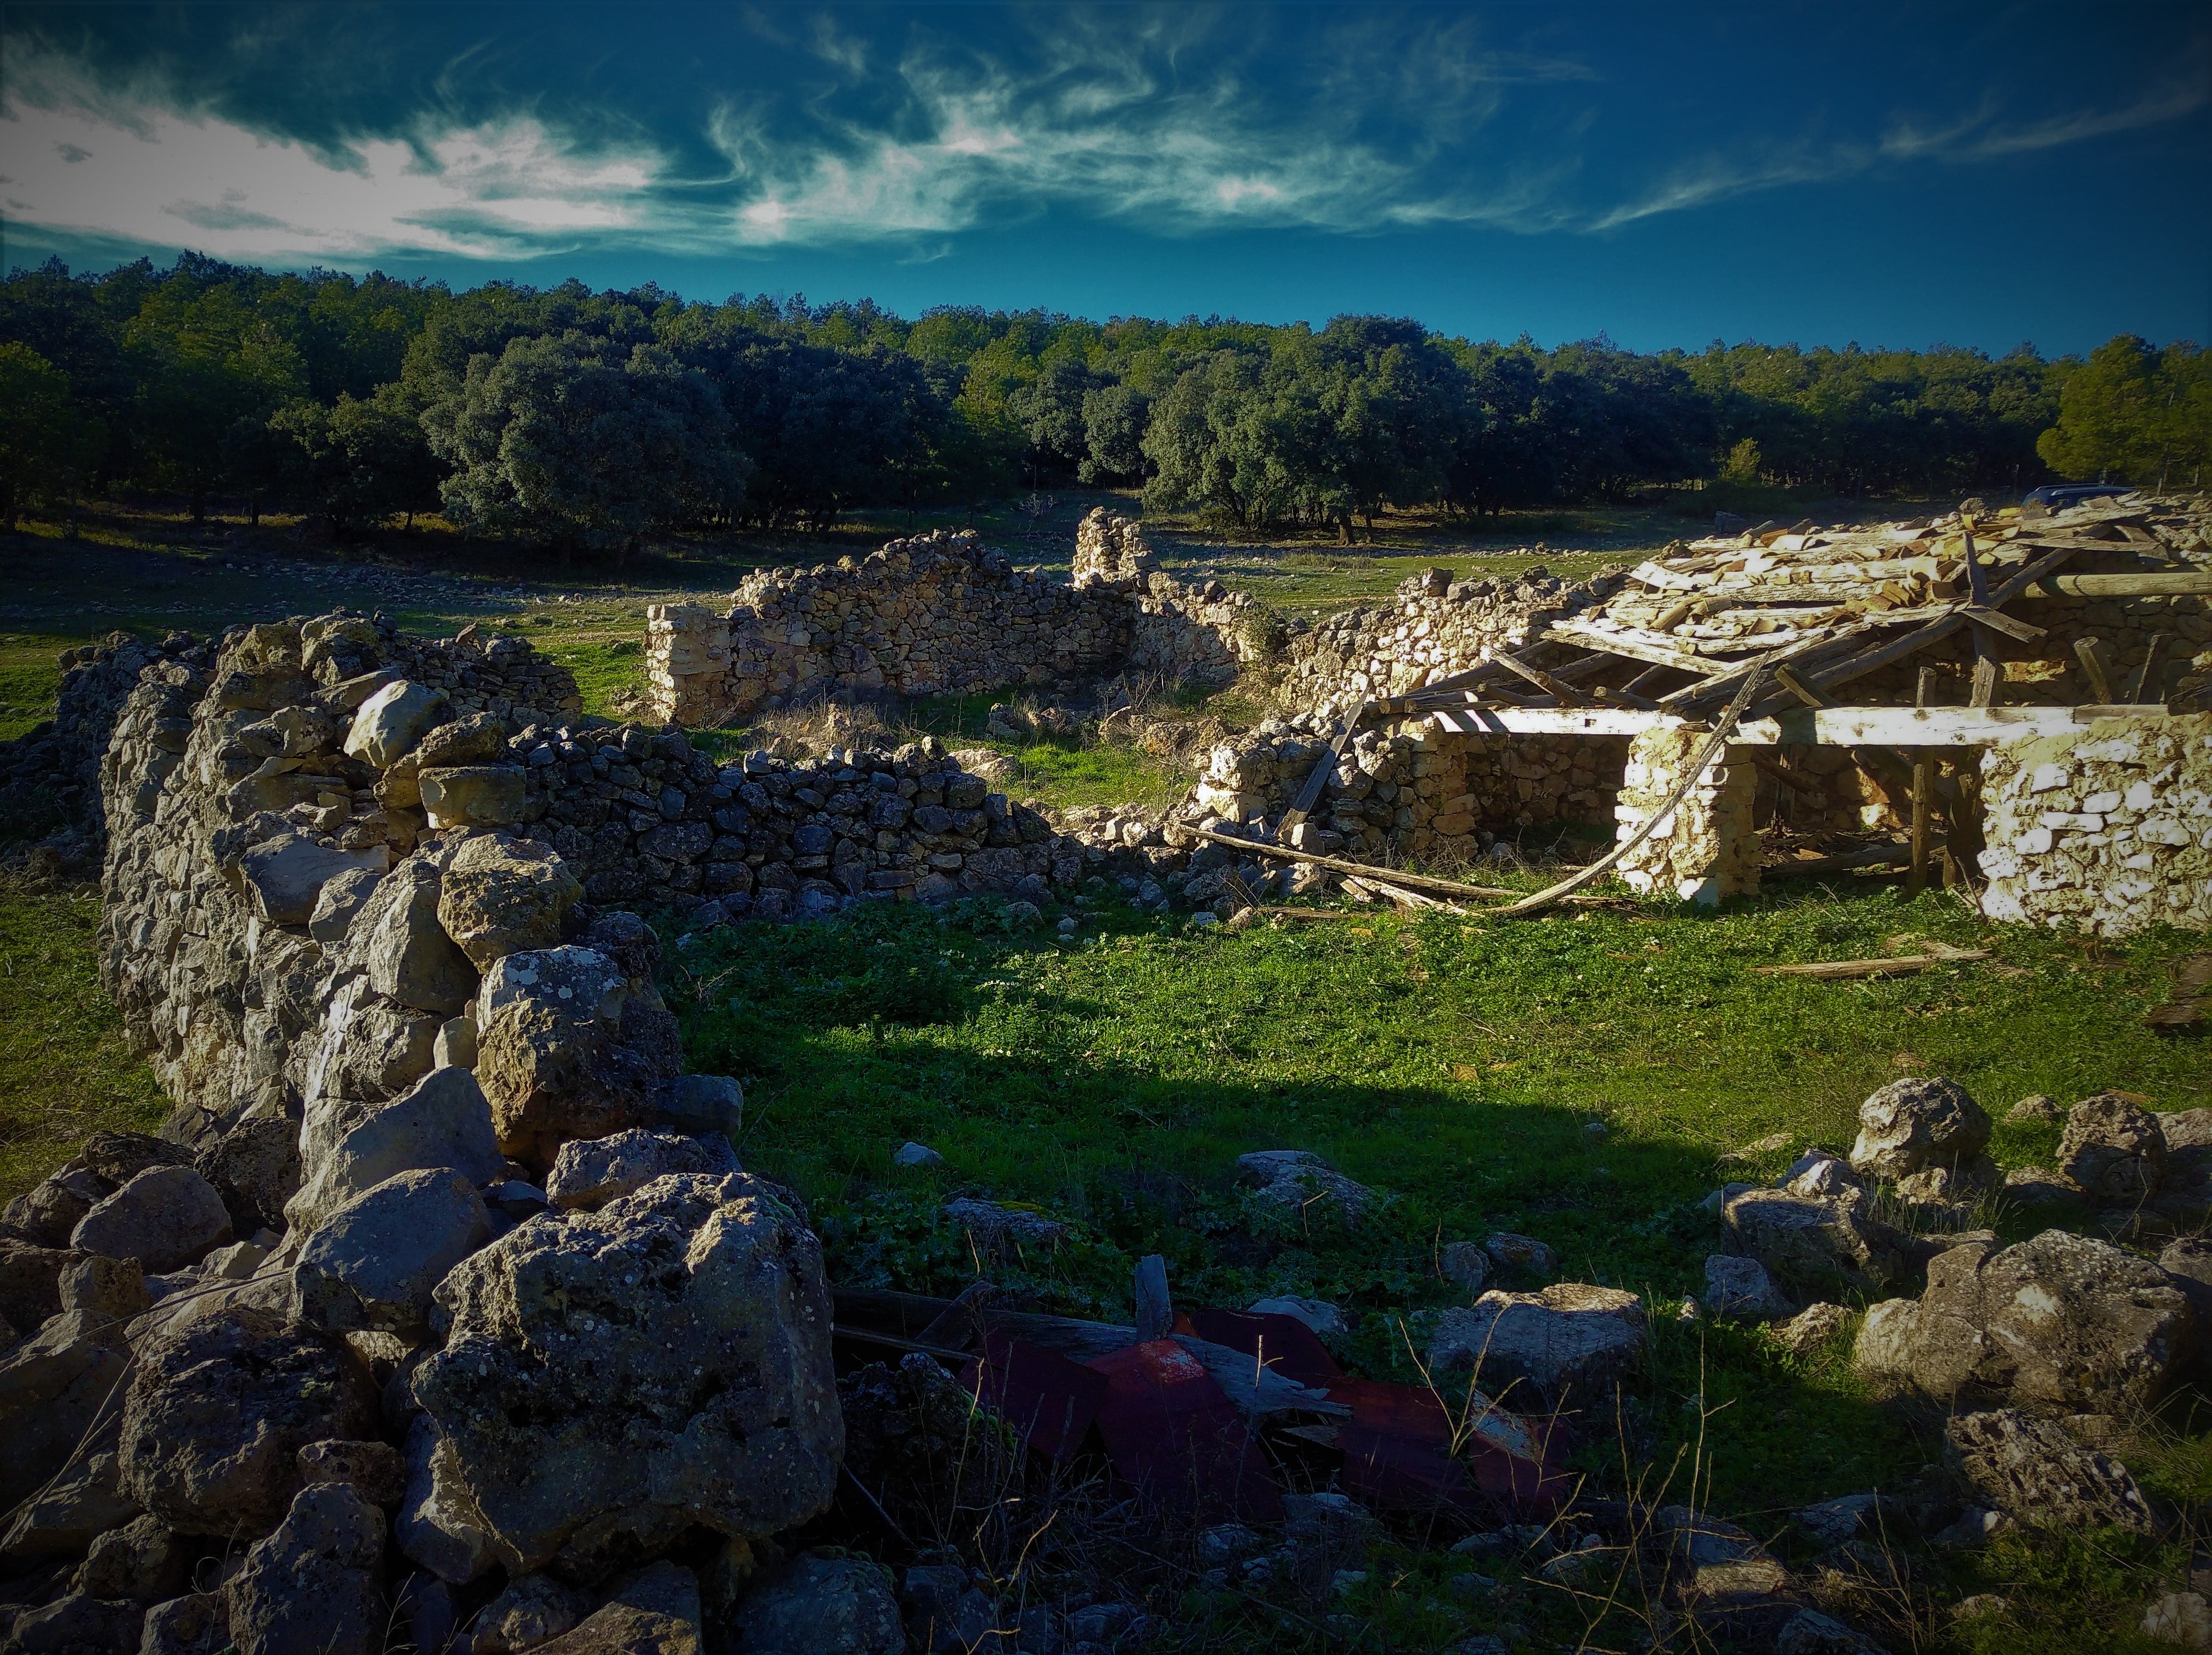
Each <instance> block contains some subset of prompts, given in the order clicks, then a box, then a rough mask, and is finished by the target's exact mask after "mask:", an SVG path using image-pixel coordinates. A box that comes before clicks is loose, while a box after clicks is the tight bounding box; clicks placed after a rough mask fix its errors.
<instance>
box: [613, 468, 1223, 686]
mask: <svg viewBox="0 0 2212 1655" xmlns="http://www.w3.org/2000/svg"><path fill="white" fill-rule="evenodd" d="M1091 518H1092V520H1091V521H1086V523H1085V526H1084V528H1085V532H1086V533H1087V534H1088V535H1089V536H1090V537H1091V554H1090V557H1089V561H1088V563H1086V562H1085V557H1084V556H1083V555H1082V554H1081V553H1079V557H1078V578H1077V579H1076V580H1075V581H1073V583H1070V584H1062V583H1060V582H1058V581H1052V580H1048V579H1047V578H1045V577H1044V576H1042V575H1038V574H1036V573H1034V572H1031V571H1028V570H1024V569H1016V568H1014V567H1013V565H1012V563H1010V562H1009V561H1008V560H1007V559H1006V557H1004V556H1003V555H1001V554H1000V553H997V552H994V551H988V550H987V549H986V548H985V546H984V545H983V542H982V540H981V538H980V537H978V536H977V535H975V534H974V533H972V532H962V533H957V534H948V533H946V532H944V531H942V530H939V531H934V532H931V533H929V534H926V535H918V536H915V537H914V538H911V539H905V540H894V541H891V542H890V544H889V545H885V546H884V547H882V548H881V549H880V550H878V551H872V552H870V553H869V554H868V555H867V556H866V557H863V558H859V559H854V558H851V557H844V558H840V559H839V560H838V561H837V562H836V563H823V564H817V566H816V567H814V568H812V569H770V570H767V571H764V572H763V573H761V574H757V575H752V576H750V578H748V579H747V580H746V581H745V582H744V585H743V586H741V587H738V590H737V592H736V593H734V594H732V603H731V606H730V608H729V609H728V611H726V613H717V612H716V611H714V610H712V609H709V608H708V607H707V606H706V605H698V604H671V605H655V606H654V607H653V608H652V609H650V610H649V611H647V626H646V669H647V697H648V701H649V703H650V704H651V706H652V708H653V712H654V713H655V715H657V716H659V718H661V719H662V720H664V721H666V722H669V723H674V724H681V725H684V726H687V727H692V728H701V727H713V726H715V725H720V724H725V723H727V722H729V721H732V720H733V719H738V718H743V717H744V716H745V715H748V714H750V713H753V712H757V711H758V710H759V709H762V708H764V707H778V706H783V705H787V704H789V703H793V702H794V701H800V700H804V699H805V698H806V697H810V696H814V695H821V694H828V693H839V694H843V693H859V694H866V693H868V692H871V691H884V690H888V691H895V692H896V693H898V694H900V695H908V696H931V695H941V694H945V693H948V692H954V691H981V690H993V689H998V688H1000V687H1001V686H1004V685H1012V684H1044V683H1048V682H1050V681H1052V680H1054V679H1055V678H1070V677H1074V676H1079V675H1081V674H1085V673H1093V672H1107V671H1113V670H1117V669H1120V668H1123V667H1133V668H1135V669H1137V670H1140V671H1144V672H1157V673H1159V674H1161V675H1163V676H1165V677H1168V678H1172V679H1173V680H1175V681H1176V682H1179V683H1180V682H1183V681H1186V680H1188V679H1189V678H1194V677H1202V678H1213V679H1215V680H1217V681H1221V682H1225V681H1227V679H1229V678H1233V677H1235V676H1236V672H1237V662H1238V657H1237V650H1236V646H1235V643H1234V642H1233V641H1234V638H1235V636H1236V631H1237V616H1238V613H1239V611H1241V610H1242V609H1243V607H1244V606H1245V605H1247V604H1248V603H1249V599H1246V598H1244V597H1243V595H1242V594H1231V593H1226V592H1224V591H1223V590H1221V588H1220V587H1218V585H1217V584H1215V583H1213V582H1208V583H1207V584H1206V587H1202V588H1190V587H1183V586H1182V585H1180V584H1179V583H1178V582H1176V581H1174V580H1172V579H1171V578H1170V577H1169V576H1167V575H1164V574H1162V573H1160V572H1159V571H1158V569H1154V568H1152V567H1151V563H1150V558H1151V554H1150V552H1149V551H1146V549H1145V548H1144V547H1143V544H1142V541H1141V538H1139V536H1138V535H1137V533H1136V531H1135V528H1134V526H1133V525H1129V524H1127V522H1126V520H1118V519H1109V518H1107V517H1106V514H1104V513H1103V511H1097V512H1094V513H1092V514H1091Z"/></svg>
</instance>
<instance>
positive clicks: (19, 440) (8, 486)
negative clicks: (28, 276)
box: [0, 342, 75, 534]
mask: <svg viewBox="0 0 2212 1655" xmlns="http://www.w3.org/2000/svg"><path fill="white" fill-rule="evenodd" d="M74 423H75V414H74V411H73V410H72V409H71V407H70V386H69V379H68V377H67V375H65V374H63V373H62V371H61V370H60V369H59V368H56V367H55V366H54V365H53V364H52V362H48V361H47V360H46V358H45V357H44V356H40V355H39V353H38V352H37V351H35V350H32V349H31V348H30V347H29V346H28V345H24V344H15V343H12V342H11V343H9V344H0V516H4V518H5V520H6V522H7V526H8V532H9V533H10V534H13V533H14V532H15V525H16V522H17V520H19V518H20V516H21V512H22V508H23V504H24V502H25V501H26V499H27V497H28V496H30V495H32V494H33V493H43V492H46V491H49V490H52V487H53V486H54V484H55V483H56V481H57V479H58V478H59V477H60V476H61V475H62V474H63V472H64V470H65V468H66V466H67V464H68V453H67V447H68V441H69V436H70V429H71V427H72V425H73V424H74Z"/></svg>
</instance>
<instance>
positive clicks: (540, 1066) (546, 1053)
mask: <svg viewBox="0 0 2212 1655" xmlns="http://www.w3.org/2000/svg"><path fill="white" fill-rule="evenodd" d="M633 991H634V980H633V979H630V978H627V977H623V975H621V973H620V971H619V970H617V966H616V964H615V962H613V961H612V960H611V959H609V958H607V956H605V954H602V953H599V952H597V951H596V950H594V949H590V948H586V947H581V946H575V945H570V946H566V947H561V948H548V949H543V950H540V951H538V952H532V953H522V954H509V955H507V957H506V958H503V959H501V960H499V961H498V962H497V963H496V964H495V965H494V966H493V967H492V969H491V970H489V971H488V972H487V973H486V974H485V976H484V981H483V991H482V993H481V995H479V997H478V1000H477V1067H476V1074H477V1079H478V1080H480V1081H481V1082H482V1083H483V1090H484V1095H485V1097H486V1098H489V1100H490V1103H491V1110H492V1120H493V1123H494V1125H495V1127H496V1128H497V1129H498V1132H499V1141H500V1144H501V1147H502V1148H503V1149H504V1150H505V1151H506V1152H507V1153H508V1154H510V1155H513V1156H514V1157H515V1158H516V1159H520V1160H522V1161H524V1162H526V1163H527V1164H529V1165H533V1166H545V1165H550V1164H551V1162H552V1159H553V1157H554V1154H555V1153H556V1151H557V1150H558V1149H559V1148H560V1146H561V1145H562V1143H564V1142H566V1141H568V1140H569V1139H571V1138H604V1137H605V1136H607V1135H609V1134H611V1133H615V1132H619V1131H622V1130H623V1129H625V1128H628V1127H633V1126H643V1125H645V1124H647V1122H648V1120H649V1119H650V1117H651V1116H652V1114H653V1091H654V1088H655V1087H656V1086H658V1085H659V1083H660V1082H661V1081H663V1080H667V1079H669V1078H671V1076H672V1075H673V1074H675V1072H676V1070H677V1068H678V1066H679V1064H680V1062H681V1056H680V1054H679V1053H678V1051H677V1050H675V1049H674V1044H673V1042H672V1041H671V1042H670V1043H668V1044H667V1045H666V1046H665V1048H663V1047H659V1046H657V1045H648V1046H646V1047H644V1048H641V1047H640V1046H638V1045H637V1044H634V1043H631V1042H629V1041H627V1040H626V1039H625V1036H626V1035H627V1034H628V1033H629V1030H630V1025H631V1023H632V1021H633V1017H632V1011H633V1008H632V1006H631V1004H630V1001H631V999H632V995H633ZM643 991H644V992H645V993H647V994H649V993H650V987H649V985H646V987H645V989H644V990H643ZM639 1009H641V1010H642V1009H647V1008H645V1007H640V1008H639ZM651 1009H658V1010H659V1014H660V1017H661V1018H664V1019H665V1018H666V1016H667V1012H666V1009H665V1007H659V1006H658V1003H657V1000H656V1001H655V1003H654V1006H653V1007H652V1008H651Z"/></svg>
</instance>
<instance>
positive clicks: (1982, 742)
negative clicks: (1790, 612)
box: [1430, 691, 2166, 747]
mask: <svg viewBox="0 0 2212 1655" xmlns="http://www.w3.org/2000/svg"><path fill="white" fill-rule="evenodd" d="M1815 693H1817V691H1816V692H1815ZM2165 714H2166V709H2165V708H2164V707H2162V706H2159V705H2157V704H2155V703H2154V704H2151V705H2148V706H2136V705H2131V704H2123V705H2118V706H2114V705H2110V704H2100V705H2092V706H2087V707H2021V706H2013V707H1928V708H1916V707H1836V706H1821V707H1817V708H1815V707H1803V706H1799V707H1789V708H1783V709H1778V710H1777V711H1775V712H1772V713H1770V714H1768V715H1766V716H1765V717H1764V718H1753V719H1747V720H1745V721H1743V722H1742V723H1741V724H1740V725H1738V726H1737V727H1736V729H1735V734H1733V735H1732V736H1730V737H1729V739H1730V740H1732V741H1738V742H1741V743H1744V744H1746V745H1750V746H1757V747H1771V746H1774V745H1778V744H1792V743H1794V744H1800V745H1808V746H1819V747H1882V746H1887V747H1985V746H1990V745H1996V744H1997V743H2000V742H2006V741H2018V740H2021V739H2026V738H2027V737H2031V736H2043V735H2063V734H2065V733H2068V732H2069V731H2072V730H2075V729H2076V728H2078V727H2081V725H2083V724H2087V723H2090V722H2093V721H2095V720H2098V719H2104V718H2157V717H2160V716H2163V715H2165ZM1430 716H1431V719H1432V720H1433V721H1434V722H1435V724H1436V725H1437V728H1439V729H1443V730H1448V731H1450V732H1452V733H1455V734H1459V735H1587V736H1636V735H1641V734H1643V733H1644V731H1646V730H1656V729H1674V728H1680V727H1686V726H1688V727H1694V726H1695V725H1696V724H1697V723H1698V722H1699V721H1698V720H1695V719H1690V718H1685V717H1683V716H1682V715H1680V714H1677V713H1671V712H1666V711H1660V712H1646V711H1644V710H1643V709H1639V708H1634V707H1580V708H1564V707H1559V708H1554V707H1529V708H1519V707H1453V708H1443V709H1438V710H1437V711H1436V712H1434V713H1432V714H1431V715H1430Z"/></svg>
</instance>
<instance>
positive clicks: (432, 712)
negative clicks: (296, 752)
mask: <svg viewBox="0 0 2212 1655" xmlns="http://www.w3.org/2000/svg"><path fill="white" fill-rule="evenodd" d="M451 715H452V714H451V710H450V709H449V708H448V706H447V701H446V697H445V695H444V693H443V692H442V691H437V690H433V689H431V688H429V687H428V686H427V685H420V684H410V683H409V682H408V681H407V680H406V679H405V678H398V679H395V680H394V681H392V683H390V684H387V685H385V686H384V687H383V688H382V689H381V690H379V691H377V692H376V693H375V694H374V695H373V696H371V697H369V698H368V700H367V701H364V702H362V703H361V705H360V707H359V708H358V709H356V710H355V713H354V715H353V726H352V727H351V728H350V729H349V730H348V731H347V732H346V739H345V751H346V756H347V757H348V758H358V759H361V760H362V761H364V762H365V763H368V764H374V765H375V766H376V768H377V769H379V770H385V769H387V768H389V767H390V766H391V765H392V763H393V762H394V761H396V760H397V759H398V758H400V756H401V755H402V754H404V753H405V752H407V751H409V750H410V748H412V747H413V746H414V745H415V744H416V742H418V741H420V740H421V739H422V736H423V734H424V733H425V732H427V731H428V729H429V728H430V727H431V726H433V725H434V724H439V723H442V722H443V721H445V720H446V719H447V718H448V717H450V716H451Z"/></svg>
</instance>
